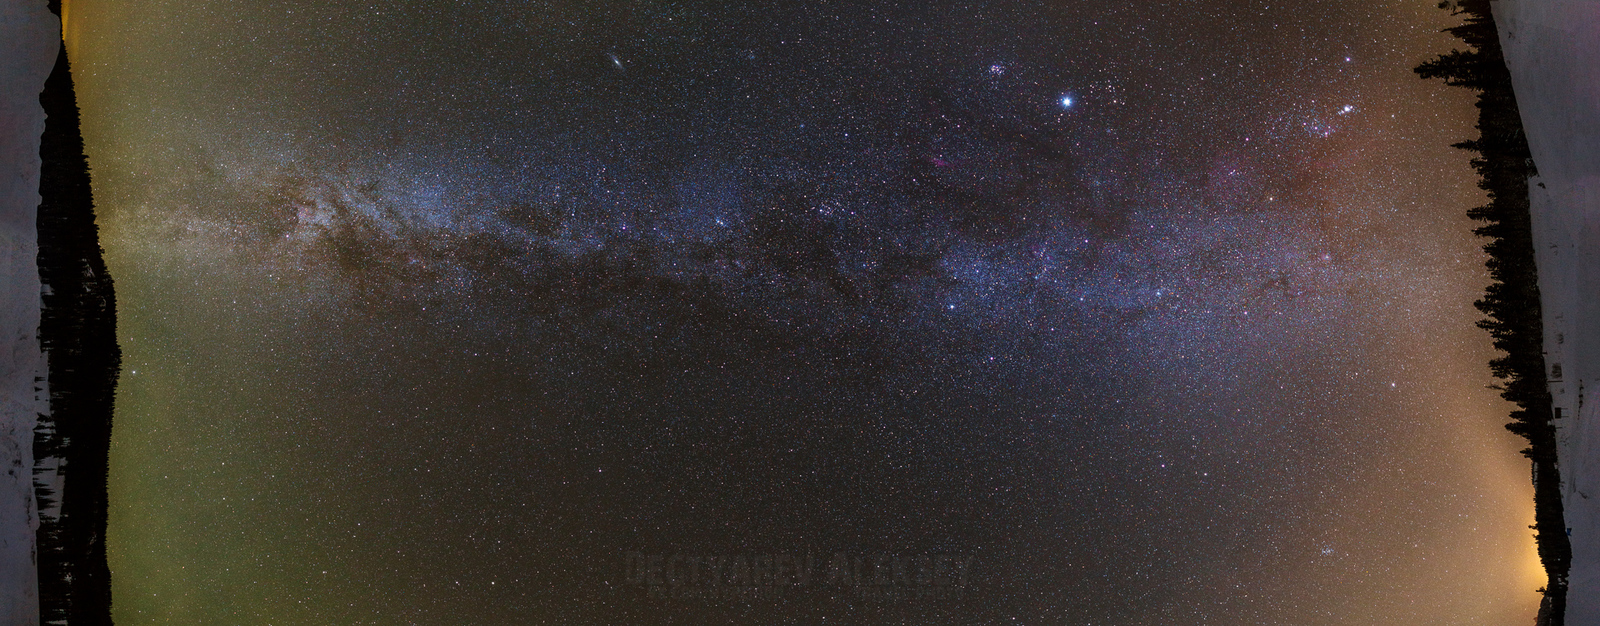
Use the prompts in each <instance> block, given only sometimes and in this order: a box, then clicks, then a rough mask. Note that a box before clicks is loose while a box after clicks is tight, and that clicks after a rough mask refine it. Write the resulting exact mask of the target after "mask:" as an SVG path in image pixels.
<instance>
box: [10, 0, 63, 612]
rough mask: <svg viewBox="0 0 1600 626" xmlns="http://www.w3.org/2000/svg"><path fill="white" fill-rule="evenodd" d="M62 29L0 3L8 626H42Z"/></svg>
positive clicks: (31, 11) (21, 4) (26, 4)
mask: <svg viewBox="0 0 1600 626" xmlns="http://www.w3.org/2000/svg"><path fill="white" fill-rule="evenodd" d="M59 32H60V23H59V22H58V21H57V20H56V18H55V16H54V15H51V14H50V12H49V11H48V10H46V9H45V2H44V0H0V333H3V335H0V466H4V468H5V470H6V473H5V474H4V475H0V623H6V624H38V623H39V594H38V580H37V570H36V569H35V567H34V558H33V549H34V542H33V533H34V530H35V529H36V528H37V527H38V518H37V516H36V514H35V511H34V500H33V480H32V477H33V472H32V469H33V426H34V416H35V414H36V413H35V411H37V410H38V405H37V401H38V400H37V398H36V397H35V394H34V377H35V376H40V375H42V373H43V371H44V368H43V365H44V361H43V359H42V357H41V355H40V353H39V338H38V336H37V334H36V333H37V332H38V329H39V271H38V268H37V266H36V265H35V256H36V253H37V241H38V238H37V236H36V235H37V232H36V231H35V224H34V211H35V210H36V209H37V208H38V206H39V133H41V132H43V130H44V110H43V109H41V108H39V91H40V90H41V89H43V88H44V79H45V78H46V77H47V76H49V74H50V67H51V65H52V64H53V63H54V62H55V56H56V50H57V46H58V45H59V44H58V43H57V42H58V41H59V40H60V37H59V34H58V33H59Z"/></svg>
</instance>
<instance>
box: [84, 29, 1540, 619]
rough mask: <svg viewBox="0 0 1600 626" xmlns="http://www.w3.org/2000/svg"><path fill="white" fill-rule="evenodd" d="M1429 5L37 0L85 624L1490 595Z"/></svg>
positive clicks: (1501, 519)
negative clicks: (103, 257) (104, 333)
mask: <svg viewBox="0 0 1600 626" xmlns="http://www.w3.org/2000/svg"><path fill="white" fill-rule="evenodd" d="M1413 4H1414V3H1405V2H1379V1H1370V2H1359V3H1334V4H1333V5H1330V3H1280V2H1233V1H1229V2H1221V1H1217V2H1210V1H1195V2H1184V3H1177V4H1169V5H1163V6H1159V7H1158V6H1124V5H1117V4H1114V3H1113V4H1110V5H1107V4H1104V3H1081V2H1054V3H1043V2H993V3H976V2H966V3H960V2H956V3H943V2H940V3H921V4H918V3H898V4H897V3H873V2H821V3H803V4H802V3H781V4H772V5H751V4H748V3H731V4H727V5H723V4H716V3H702V4H696V3H670V2H643V1H641V2H584V3H537V2H487V1H484V2H421V3H414V4H409V5H388V4H350V5H345V4H340V5H337V6H327V5H326V3H309V2H291V1H280V2H250V3H246V2H218V3H207V4H206V5H205V6H189V5H178V4H173V3H168V2H164V1H154V0H153V1H151V2H144V3H138V6H137V7H135V6H132V5H129V6H123V5H120V4H114V3H108V2H102V1H100V0H77V1H75V2H72V3H71V5H72V13H71V15H72V18H71V19H72V22H70V23H69V24H68V34H69V43H70V45H72V46H73V47H74V48H73V54H74V58H75V59H82V61H81V62H79V63H78V67H79V69H78V72H79V74H80V75H79V76H78V82H79V84H80V88H79V89H80V94H82V95H81V98H82V100H83V102H82V105H83V108H84V111H85V118H84V119H85V122H84V124H85V135H86V137H87V139H88V142H89V153H90V158H91V163H92V165H93V167H94V168H95V175H96V177H97V179H96V184H97V188H96V193H97V197H98V198H99V201H100V205H101V206H102V218H101V219H102V225H103V228H105V229H106V231H105V232H106V233H107V235H106V237H107V244H106V245H107V256H108V261H109V262H110V263H111V264H112V269H113V271H114V272H115V273H116V276H117V277H118V282H119V287H120V289H121V290H122V293H123V294H124V296H123V297H124V298H125V299H126V300H127V301H128V302H127V303H126V304H125V305H124V308H125V310H126V313H125V317H124V319H123V328H122V331H121V332H122V334H123V335H124V340H123V345H124V349H125V350H126V354H127V356H126V357H125V360H126V361H127V363H128V364H129V365H128V367H129V368H130V371H132V370H137V373H136V374H131V373H130V374H125V376H124V384H123V385H124V386H123V390H122V392H121V396H120V397H119V409H118V410H119V414H118V422H117V423H118V432H117V435H116V437H117V440H116V442H115V448H114V450H113V474H112V480H111V489H112V493H111V497H112V507H113V511H112V514H111V515H112V521H111V524H112V528H111V534H110V535H109V536H108V537H109V543H110V546H111V550H112V563H113V569H114V571H115V573H116V575H117V578H116V581H117V582H116V584H117V585H118V586H117V588H116V592H117V594H118V595H117V597H116V604H115V606H116V610H117V611H118V614H117V619H118V620H119V621H121V622H127V623H143V622H161V621H177V622H183V623H209V622H219V623H221V622H226V623H262V624H267V623H272V624H281V623H306V624H316V623H441V624H443V623H482V624H498V623H504V624H527V623H563V624H574V623H593V624H618V623H863V624H876V623H983V624H988V623H1013V622H1014V623H1029V624H1037V623H1112V624H1171V623H1194V624H1201V623H1217V624H1247V623H1249V624H1254V623H1293V624H1385V623H1393V624H1427V623H1441V624H1443V623H1450V624H1457V623H1471V622H1472V620H1479V619H1481V620H1483V621H1485V622H1488V621H1504V619H1513V618H1514V619H1522V618H1523V617H1524V616H1525V615H1524V614H1527V613H1530V612H1531V611H1532V608H1533V606H1534V604H1535V603H1536V598H1537V597H1536V595H1535V594H1534V593H1533V590H1534V589H1535V588H1536V587H1538V586H1539V584H1540V583H1541V582H1542V581H1541V580H1539V579H1538V577H1537V571H1536V570H1535V569H1534V568H1533V566H1532V565H1530V564H1531V563H1532V559H1533V557H1532V546H1531V541H1529V540H1528V537H1527V533H1526V531H1525V528H1524V527H1525V525H1526V521H1525V520H1527V519H1528V518H1530V517H1531V500H1530V499H1529V498H1528V493H1529V490H1528V487H1527V484H1526V481H1527V475H1526V471H1525V470H1524V469H1521V468H1520V467H1519V466H1518V465H1517V463H1516V461H1515V454H1514V453H1515V448H1516V444H1515V442H1514V441H1513V440H1512V438H1511V437H1510V436H1509V435H1508V434H1506V433H1503V432H1501V431H1500V430H1499V421H1500V416H1501V415H1503V413H1504V408H1503V407H1502V406H1501V405H1499V404H1498V401H1497V400H1494V399H1493V396H1492V392H1489V391H1487V390H1484V389H1483V385H1484V384H1486V383H1488V382H1489V380H1488V374H1487V371H1486V369H1485V368H1484V367H1483V363H1484V362H1486V361H1487V359H1488V358H1490V348H1489V346H1488V341H1487V338H1486V337H1484V336H1482V334H1481V332H1480V331H1478V330H1477V329H1476V328H1474V327H1473V326H1472V323H1473V322H1474V321H1475V320H1476V319H1477V313H1476V312H1475V311H1474V310H1472V307H1471V302H1472V300H1473V299H1474V298H1475V297H1477V293H1478V292H1479V291H1480V290H1481V288H1482V285H1483V284H1484V283H1485V282H1486V281H1485V278H1484V275H1483V272H1482V269H1481V263H1482V258H1481V255H1480V253H1479V252H1478V250H1477V246H1478V245H1479V244H1478V242H1477V241H1476V240H1475V239H1474V238H1473V237H1472V235H1471V234H1470V226H1469V225H1468V223H1467V220H1466V219H1465V217H1464V216H1463V215H1462V214H1463V213H1464V211H1463V210H1464V209H1465V208H1467V207H1470V206H1473V203H1475V202H1476V200H1477V196H1476V192H1475V191H1474V190H1473V189H1471V186H1470V185H1469V184H1467V181H1470V180H1471V179H1470V178H1469V171H1468V168H1467V165H1466V159H1465V157H1464V156H1462V155H1461V154H1457V153H1452V151H1451V150H1450V149H1449V148H1448V147H1447V146H1448V145H1449V144H1450V143H1452V142H1454V141H1459V140H1460V139H1461V138H1462V137H1464V136H1465V135H1466V134H1467V132H1468V131H1469V130H1470V129H1469V120H1470V119H1471V117H1470V116H1471V106H1470V104H1469V103H1468V101H1467V96H1466V95H1465V94H1453V93H1446V92H1444V88H1443V87H1441V86H1437V85H1433V84H1429V83H1424V82H1422V81H1418V80H1416V79H1415V77H1414V76H1413V75H1412V73H1411V71H1410V68H1411V66H1412V65H1415V64H1416V63H1417V62H1419V61H1420V60H1422V59H1424V58H1426V57H1427V56H1428V55H1429V54H1436V53H1437V52H1439V51H1442V50H1444V49H1445V47H1447V46H1448V44H1449V41H1448V39H1447V38H1446V37H1445V36H1443V35H1440V34H1438V33H1437V30H1438V29H1439V28H1441V27H1443V26H1445V25H1447V20H1448V15H1447V14H1445V13H1444V12H1440V11H1434V10H1433V9H1432V8H1431V5H1428V3H1422V4H1423V5H1427V6H1413ZM775 555H776V556H775ZM808 555H809V556H814V557H815V558H816V559H818V560H817V561H816V562H815V563H813V565H814V567H815V568H816V569H815V578H814V579H807V580H808V582H805V583H798V582H795V579H792V578H791V579H783V580H786V581H787V582H786V583H783V584H776V583H772V580H778V579H777V578H772V577H773V576H778V575H777V574H773V573H772V572H774V571H783V568H784V567H785V566H782V565H781V564H782V563H789V562H791V561H790V560H787V559H793V562H798V563H804V562H806V561H805V558H806V557H807V556H808ZM837 555H844V559H843V560H842V561H840V562H842V563H852V562H853V561H850V559H852V558H854V559H859V560H862V562H864V563H869V564H870V563H871V562H872V559H873V558H878V557H883V558H885V559H891V560H892V559H893V558H900V559H901V561H900V562H902V564H905V563H911V564H913V565H908V566H907V567H911V568H912V569H915V567H922V566H923V565H925V566H926V568H928V569H927V571H928V572H933V571H934V569H933V568H935V565H937V567H939V568H942V569H939V570H938V571H940V572H942V573H941V574H940V575H941V576H944V577H945V578H937V577H933V575H932V574H931V573H930V574H929V577H928V578H926V579H918V578H917V577H916V576H917V575H915V574H914V573H904V575H903V576H902V577H901V578H895V577H894V576H892V575H889V574H884V576H885V578H882V579H881V580H878V579H873V578H872V576H873V575H874V573H876V572H879V571H880V570H877V569H872V568H870V567H869V568H868V569H867V570H859V571H865V572H867V573H865V574H859V571H858V570H849V569H848V568H844V569H841V568H839V567H832V566H831V565H830V564H832V563H834V560H835V557H836V556H837ZM652 557H656V558H658V559H660V560H659V563H678V564H679V565H682V564H684V563H693V564H697V565H695V567H698V568H702V569H696V570H692V571H695V572H702V570H703V571H716V572H724V570H721V569H715V570H712V569H704V568H714V567H722V566H723V565H716V564H724V565H725V564H727V563H739V562H741V561H740V559H743V562H745V563H746V564H749V563H754V562H756V561H753V560H751V559H756V560H759V559H760V558H767V559H768V561H766V562H767V563H768V564H769V565H767V566H762V567H768V569H764V570H759V571H761V572H766V574H759V575H758V574H748V573H747V574H745V575H742V576H744V578H740V577H739V576H736V575H734V574H731V573H728V572H732V571H734V570H727V571H726V572H724V573H728V577H724V578H722V579H719V580H721V581H722V582H721V583H719V584H720V585H724V586H710V584H709V583H707V582H705V581H706V580H708V579H709V578H706V577H714V576H713V575H712V574H704V573H696V574H694V576H696V577H697V578H695V579H694V581H693V582H692V583H688V582H684V579H681V578H679V579H673V580H675V581H676V582H674V583H671V584H668V583H660V582H655V583H653V582H652V580H655V578H652V577H653V576H657V577H658V575H661V574H660V572H655V573H652V571H654V570H649V569H648V568H647V567H646V565H641V564H649V563H651V561H650V560H649V559H650V558H652ZM779 557H781V559H779V560H777V561H773V560H772V559H777V558H779ZM674 558H676V559H677V560H676V561H674V560H673V559H674ZM918 559H920V560H918ZM774 562H776V563H779V564H780V565H777V566H773V565H771V563H774ZM889 562H891V561H890V560H885V561H884V563H889ZM955 563H968V564H970V565H963V566H961V567H962V569H959V570H956V569H952V568H955V567H956V566H955V565H952V564H955ZM915 564H923V565H915ZM662 567H665V566H662ZM684 567H687V566H684ZM772 567H777V568H778V569H777V570H773V569H771V568H772ZM796 567H798V566H796ZM830 567H832V568H831V569H830ZM886 567H887V566H886ZM969 567H970V569H967V568H969ZM891 569H892V568H890V569H885V570H881V571H882V572H889V571H890V570H891ZM662 571H666V570H662ZM673 571H679V572H680V573H682V572H687V571H691V570H673ZM752 571H754V570H752ZM846 571H849V572H857V573H858V574H859V575H860V576H861V578H856V577H851V576H846V575H843V574H841V572H846ZM908 571H910V570H908ZM957 571H959V572H960V575H959V577H957V575H956V574H955V572H957ZM791 573H793V572H791ZM683 575H684V576H688V574H683ZM796 575H798V574H796ZM752 576H754V577H755V578H751V577H752ZM760 576H769V578H765V579H763V578H760ZM669 578H670V576H669ZM935 579H937V580H940V581H945V582H941V583H935V582H930V581H933V580H935ZM958 579H959V581H960V582H959V584H957V583H955V582H951V581H955V580H958ZM731 580H732V581H743V582H738V583H737V584H735V583H732V582H729V581H731ZM751 580H756V581H760V580H767V583H763V584H754V583H750V581H751ZM867 580H878V582H876V583H871V584H868V583H863V582H861V581H867ZM918 580H921V581H922V582H918ZM727 589H734V590H735V591H737V593H735V592H734V591H727ZM674 590H677V591H674ZM684 590H687V592H685V593H684V594H680V595H678V596H675V597H664V596H663V595H662V594H670V593H677V592H679V591H684ZM752 590H755V591H752ZM688 592H693V593H688ZM718 594H722V595H718ZM728 594H734V595H732V596H730V595H728ZM738 594H744V595H738ZM763 594H765V595H763ZM824 620H825V621H824Z"/></svg>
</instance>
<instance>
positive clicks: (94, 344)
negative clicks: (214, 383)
mask: <svg viewBox="0 0 1600 626" xmlns="http://www.w3.org/2000/svg"><path fill="white" fill-rule="evenodd" d="M50 10H51V11H52V12H53V13H55V14H56V15H58V16H59V15H60V14H61V10H60V4H59V0H52V2H51V3H50ZM39 104H40V105H41V106H42V107H43V108H44V112H45V115H46V118H45V128H44V134H43V135H42V136H41V137H40V146H39V156H40V159H41V161H42V163H41V168H40V175H39V195H40V203H39V212H38V231H39V256H38V263H39V279H40V283H41V285H42V289H43V291H42V294H41V296H42V298H41V302H42V307H41V310H40V320H39V342H40V346H41V347H42V348H43V349H44V351H45V355H46V358H47V360H48V362H49V368H50V369H49V378H48V381H49V390H50V411H49V414H48V415H40V416H39V426H38V428H37V429H36V430H35V432H34V458H35V463H36V464H35V467H34V474H35V477H34V488H35V491H36V497H37V499H38V504H39V506H38V508H39V510H40V511H41V515H40V520H39V522H40V523H39V531H38V539H37V544H36V549H37V552H36V554H37V563H38V568H39V613H40V622H41V623H44V624H62V623H66V624H71V625H72V626H80V625H98V624H110V623H111V571H110V568H109V567H108V565H107V562H106V547H105V535H106V504H107V498H106V475H107V465H108V458H109V453H110V444H111V417H112V406H113V400H114V398H115V396H116V384H117V376H118V374H119V372H120V370H121V364H122V352H121V349H120V348H119V347H118V345H117V336H116V325H117V320H116V317H117V316H116V293H115V290H114V288H113V285H112V282H111V276H110V274H109V273H107V271H106V265H105V260H104V258H103V254H102V250H101V248H100V234H99V228H98V227H97V226H96V225H95V214H94V197H93V192H92V189H91V186H90V176H89V164H88V160H87V159H86V158H85V156H84V151H83V136H82V134H81V132H80V129H79V124H78V123H79V119H78V104H77V95H76V93H75V90H74V89H73V84H72V69H71V66H70V65H69V64H68V62H67V52H66V47H65V46H64V45H63V46H62V47H61V48H60V49H59V51H58V52H57V56H56V63H55V67H54V68H53V69H52V70H51V72H50V77H49V78H48V79H47V80H46V81H45V87H44V91H43V92H42V93H40V95H39ZM49 472H59V474H60V480H61V485H62V487H61V489H62V493H60V494H57V493H54V491H53V490H52V489H51V487H50V485H49V482H50V481H47V480H41V477H42V475H43V474H46V473H49ZM58 505H59V509H56V514H55V515H48V514H44V513H43V512H44V511H48V510H51V509H54V508H55V507H57V506H58Z"/></svg>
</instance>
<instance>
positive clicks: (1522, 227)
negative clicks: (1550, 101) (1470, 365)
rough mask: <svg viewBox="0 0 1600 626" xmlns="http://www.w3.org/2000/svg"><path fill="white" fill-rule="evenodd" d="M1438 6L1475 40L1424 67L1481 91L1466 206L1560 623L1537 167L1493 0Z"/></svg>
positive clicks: (1560, 524)
mask: <svg viewBox="0 0 1600 626" xmlns="http://www.w3.org/2000/svg"><path fill="white" fill-rule="evenodd" d="M1439 7H1440V8H1443V9H1449V10H1450V11H1452V12H1453V13H1454V14H1456V15H1465V16H1466V23H1464V24H1462V25H1461V26H1457V27H1455V28H1450V29H1446V31H1445V32H1448V33H1450V34H1452V35H1455V36H1456V37H1458V38H1460V39H1461V40H1462V41H1464V42H1466V44H1467V49H1466V50H1464V51H1463V50H1454V51H1451V52H1449V53H1447V54H1444V55H1441V56H1439V57H1438V58H1436V59H1433V60H1431V61H1428V62H1426V63H1423V64H1422V65H1420V66H1418V67H1417V68H1416V72H1417V73H1418V74H1420V75H1422V77H1423V78H1442V79H1444V81H1445V83H1446V84H1449V85H1455V86H1458V87H1466V88H1468V89H1473V90H1476V91H1477V92H1478V131H1479V133H1480V134H1479V136H1478V138H1477V139H1474V140H1470V141H1464V142H1461V143H1458V144H1455V147H1457V148H1462V149H1465V150H1470V151H1473V152H1476V153H1477V154H1478V156H1477V158H1474V159H1473V160H1472V167H1473V168H1474V169H1476V170H1477V171H1478V175H1479V176H1480V177H1481V178H1480V180H1479V181H1478V186H1479V187H1481V188H1483V190H1484V191H1487V192H1488V195H1489V203H1488V204H1486V205H1484V206H1481V207H1478V208H1475V209H1472V210H1471V211H1469V212H1468V213H1467V214H1468V215H1469V216H1471V217H1472V219H1475V220H1478V221H1480V222H1483V223H1484V224H1483V226H1480V227H1478V228H1477V229H1476V230H1475V232H1476V233H1477V234H1479V235H1481V236H1484V237H1487V238H1488V239H1489V242H1488V243H1487V244H1485V245H1484V247H1483V249H1484V251H1486V252H1488V253H1489V260H1488V263H1487V265H1488V268H1489V276H1490V277H1491V278H1492V279H1493V282H1492V283H1491V284H1490V285H1489V287H1488V289H1487V290H1486V293H1485V294H1484V296H1483V299H1482V300H1479V301H1478V302H1477V307H1478V309H1479V310H1481V311H1483V312H1484V313H1485V314H1487V315H1488V319H1485V320H1483V321H1480V322H1478V326H1479V327H1481V328H1483V329H1485V330H1488V331H1489V334H1490V336H1492V337H1493V338H1494V345H1495V347H1496V348H1499V349H1500V350H1501V351H1503V352H1504V353H1505V354H1504V355H1503V356H1501V357H1499V358H1497V359H1494V360H1493V361H1490V362H1489V368H1490V370H1491V371H1493V372H1494V375H1495V377H1497V378H1500V379H1502V380H1503V381H1505V382H1504V383H1503V384H1502V385H1500V386H1499V389H1500V395H1501V396H1503V397H1504V398H1505V399H1506V400H1509V401H1511V402H1513V403H1515V404H1516V406H1517V408H1516V410H1514V411H1512V412H1511V422H1510V423H1509V424H1506V429H1507V430H1510V431H1511V432H1513V433H1516V434H1518V435H1521V436H1522V437H1523V438H1525V439H1527V440H1528V447H1527V448H1526V449H1524V450H1523V451H1522V454H1523V456H1526V457H1528V459H1529V460H1531V461H1532V462H1533V476H1534V493H1533V499H1534V520H1535V524H1534V526H1533V529H1534V540H1535V541H1536V542H1537V544H1538V549H1539V560H1540V561H1542V562H1543V563H1544V569H1545V572H1546V574H1548V576H1549V579H1550V582H1549V585H1548V586H1546V587H1545V589H1544V600H1543V602H1542V603H1541V604H1540V607H1539V618H1538V624H1541V625H1543V624H1549V625H1552V626H1558V625H1560V624H1562V622H1563V615H1564V613H1565V611H1566V597H1567V571H1568V569H1569V567H1570V565H1571V562H1572V546H1571V544H1570V543H1569V541H1568V539H1567V534H1566V523H1565V521H1564V517H1563V515H1562V507H1561V476H1560V474H1559V471H1558V470H1557V468H1556V433H1555V427H1554V426H1553V425H1552V423H1551V418H1552V416H1553V415H1552V411H1551V400H1550V389H1549V387H1548V385H1547V383H1546V380H1545V362H1544V323H1543V321H1542V317H1541V315H1542V311H1541V305H1540V302H1539V282H1538V268H1537V267H1536V266H1535V264H1534V256H1533V251H1534V247H1533V228H1532V220H1531V216H1530V214H1529V207H1528V177H1529V176H1530V175H1534V174H1537V173H1538V171H1537V170H1536V169H1535V168H1534V164H1533V159H1532V156H1531V155H1530V153H1529V152H1528V140H1527V137H1526V136H1525V135H1524V134H1523V130H1522V117H1521V113H1520V112H1519V111H1518V110H1517V99H1516V96H1515V94H1514V93H1513V92H1512V89H1511V73H1510V71H1509V70H1507V69H1506V63H1505V57H1504V55H1503V54H1502V51H1501V49H1500V38H1499V33H1498V32H1497V31H1496V29H1495V23H1494V16H1493V15H1492V14H1491V13H1490V10H1489V0H1454V1H1446V2H1440V3H1439Z"/></svg>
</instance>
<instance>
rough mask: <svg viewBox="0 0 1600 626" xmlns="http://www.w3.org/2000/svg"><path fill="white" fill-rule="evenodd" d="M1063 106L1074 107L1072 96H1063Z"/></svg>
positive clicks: (1066, 107)
mask: <svg viewBox="0 0 1600 626" xmlns="http://www.w3.org/2000/svg"><path fill="white" fill-rule="evenodd" d="M1061 108H1063V109H1070V108H1072V96H1061Z"/></svg>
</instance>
